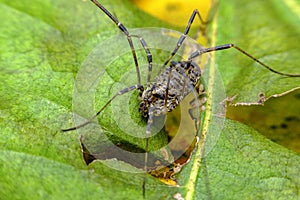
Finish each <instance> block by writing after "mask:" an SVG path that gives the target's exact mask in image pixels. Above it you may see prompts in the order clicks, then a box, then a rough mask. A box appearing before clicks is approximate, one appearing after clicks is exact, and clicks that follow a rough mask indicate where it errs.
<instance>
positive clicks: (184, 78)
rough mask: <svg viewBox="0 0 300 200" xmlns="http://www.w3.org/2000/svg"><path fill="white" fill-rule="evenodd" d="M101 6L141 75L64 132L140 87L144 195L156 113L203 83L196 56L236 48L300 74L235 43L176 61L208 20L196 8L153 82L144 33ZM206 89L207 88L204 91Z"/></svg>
mask: <svg viewBox="0 0 300 200" xmlns="http://www.w3.org/2000/svg"><path fill="white" fill-rule="evenodd" d="M91 1H92V2H93V3H94V4H95V5H96V6H97V7H98V8H100V9H101V10H102V12H104V13H105V14H106V15H107V16H108V17H109V18H110V19H111V20H112V21H113V22H114V23H115V24H116V26H117V27H118V28H119V29H120V30H121V31H122V32H123V33H124V35H126V37H127V40H128V44H129V46H130V48H131V52H132V56H133V60H134V63H135V69H136V75H137V83H136V85H132V86H130V87H127V88H124V89H122V90H120V91H119V92H117V93H116V94H114V95H113V96H112V97H111V98H110V99H109V100H108V101H107V102H106V103H105V105H104V106H103V107H102V108H101V109H100V110H99V111H98V112H97V113H96V114H95V115H94V116H92V117H91V118H90V119H89V120H88V121H86V122H85V123H83V124H81V125H78V126H75V127H72V128H68V129H63V131H71V130H75V129H79V128H81V127H83V126H85V125H87V124H89V123H90V122H91V121H92V120H93V119H95V118H96V117H97V116H98V115H99V114H100V113H101V112H102V111H103V110H104V109H105V108H106V107H107V106H108V105H109V104H110V103H111V102H112V101H113V100H114V99H115V98H116V97H118V96H120V95H123V94H125V93H128V92H130V91H133V90H138V91H139V92H140V96H141V102H140V105H139V112H140V113H141V114H142V115H143V116H144V117H147V127H146V130H145V138H146V139H145V140H146V146H145V159H144V173H145V175H144V179H143V184H142V188H143V195H145V185H146V174H147V172H148V169H147V163H148V149H149V148H148V139H149V137H150V130H151V127H152V124H153V118H154V117H155V116H161V115H166V114H167V113H168V112H171V111H172V110H174V109H175V108H176V107H177V106H178V105H179V103H180V102H181V101H182V100H183V99H184V98H185V97H186V96H187V95H188V94H189V93H190V92H191V90H190V89H189V87H188V85H191V86H192V87H197V85H198V84H199V80H200V77H201V71H200V68H199V67H198V65H197V64H196V63H194V62H193V59H194V58H196V57H198V56H201V55H202V54H205V53H209V52H212V51H219V50H225V49H230V48H234V49H236V50H238V51H239V52H241V53H242V54H244V55H246V56H247V57H249V58H250V59H252V60H254V61H255V62H257V63H259V64H260V65H261V66H262V67H265V68H266V69H268V70H270V71H271V72H274V73H276V74H280V75H283V76H287V77H300V74H287V73H282V72H279V71H276V70H274V69H272V68H271V67H269V66H268V65H266V64H264V63H263V62H261V61H259V60H258V59H256V58H255V57H253V56H252V55H250V54H249V53H247V52H246V51H244V50H242V49H241V48H240V47H238V46H236V45H234V44H224V45H219V46H215V47H209V48H203V49H199V50H196V51H194V52H193V53H192V54H191V55H190V56H189V57H188V59H187V60H185V61H173V60H172V59H173V57H174V56H175V55H176V53H177V52H178V50H179V49H180V47H181V46H182V44H183V42H184V40H185V39H186V37H187V34H188V33H189V30H190V27H191V25H192V23H193V21H194V19H195V17H196V16H198V18H199V19H200V21H201V23H204V21H203V20H202V18H201V16H200V14H199V12H198V10H197V9H195V10H194V11H193V13H192V15H191V17H190V19H189V21H188V24H187V26H186V28H185V30H184V32H183V34H182V35H181V36H180V38H179V40H178V42H177V44H174V45H175V48H174V50H173V51H172V53H171V55H170V56H169V57H168V58H167V59H166V61H165V62H164V64H163V66H162V67H163V68H162V69H163V70H162V71H161V73H160V74H159V75H157V77H155V79H154V81H153V82H150V80H151V72H152V54H151V52H150V50H149V48H148V46H147V43H146V41H145V40H144V38H143V37H142V36H139V35H131V34H130V33H129V32H128V30H127V29H126V27H125V26H124V25H123V24H122V23H121V22H119V21H118V19H117V18H116V17H114V16H113V15H112V14H111V13H110V12H109V11H108V10H107V9H106V8H105V7H104V6H103V5H101V4H100V3H99V2H98V1H96V0H91ZM133 38H137V39H139V41H140V43H141V45H142V47H143V49H144V51H145V53H146V55H147V62H148V74H147V85H146V87H144V86H143V85H142V84H141V74H140V69H139V64H138V59H137V55H136V51H135V48H134V44H133V41H132V39H133ZM202 92H203V91H202Z"/></svg>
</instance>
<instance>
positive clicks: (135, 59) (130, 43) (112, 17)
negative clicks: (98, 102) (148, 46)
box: [91, 0, 141, 85]
mask: <svg viewBox="0 0 300 200" xmlns="http://www.w3.org/2000/svg"><path fill="white" fill-rule="evenodd" d="M91 1H92V2H93V3H94V4H95V5H96V6H97V7H98V8H100V9H101V10H102V11H103V12H104V13H105V14H106V15H107V16H108V17H109V18H110V19H111V20H112V21H113V22H114V23H115V24H116V25H117V26H118V28H119V29H120V30H121V31H122V32H123V33H124V34H125V35H126V36H127V40H128V43H129V46H130V48H131V52H132V56H133V59H134V63H135V69H136V74H137V85H140V84H141V73H140V69H139V64H138V59H137V57H136V52H135V49H134V45H133V42H132V39H131V35H130V34H129V32H128V31H127V29H126V28H125V26H124V25H123V24H122V23H121V22H119V20H118V19H117V18H116V17H114V16H113V15H112V14H111V13H110V12H109V11H108V10H107V9H106V8H104V6H102V5H101V4H100V3H99V2H98V1H97V0H91Z"/></svg>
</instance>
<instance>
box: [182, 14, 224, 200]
mask: <svg viewBox="0 0 300 200" xmlns="http://www.w3.org/2000/svg"><path fill="white" fill-rule="evenodd" d="M217 19H218V17H217V14H216V16H215V19H214V21H213V22H212V24H211V26H212V31H211V33H212V34H211V45H212V46H215V45H216V41H217V38H216V33H217V28H218V25H217ZM206 67H208V68H209V79H208V83H207V91H206V92H207V101H206V106H205V118H204V122H203V128H202V133H200V135H201V137H200V142H199V144H198V146H197V150H196V153H195V159H194V160H193V166H192V170H191V173H190V178H189V181H188V184H187V185H186V188H187V193H186V196H185V199H186V200H192V199H193V198H194V196H195V192H196V180H197V176H198V173H199V171H200V168H201V159H202V155H203V153H204V151H205V149H204V147H205V141H206V138H207V134H208V132H209V126H210V120H211V118H212V117H213V113H212V109H213V96H214V90H213V88H214V85H215V78H216V68H215V53H214V52H212V53H211V58H210V64H209V66H206Z"/></svg>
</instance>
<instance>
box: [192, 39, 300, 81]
mask: <svg viewBox="0 0 300 200" xmlns="http://www.w3.org/2000/svg"><path fill="white" fill-rule="evenodd" d="M230 48H234V49H236V50H238V51H239V52H241V53H242V54H244V55H246V56H247V57H249V58H250V59H252V60H254V61H255V62H257V63H259V64H260V65H261V66H263V67H265V68H266V69H268V70H269V71H271V72H274V73H276V74H280V75H283V76H288V77H300V74H288V73H283V72H279V71H276V70H274V69H272V68H271V67H269V66H268V65H266V64H265V63H263V62H261V61H260V60H258V59H257V58H255V57H253V56H252V55H251V54H249V53H247V52H246V51H244V50H243V49H241V48H240V47H238V46H236V45H234V44H224V45H219V46H215V47H209V48H205V49H200V50H197V51H195V52H193V53H192V54H191V55H190V57H189V58H188V60H189V62H191V61H192V59H193V58H195V57H197V56H200V55H202V54H204V53H208V52H212V51H220V50H224V49H230Z"/></svg>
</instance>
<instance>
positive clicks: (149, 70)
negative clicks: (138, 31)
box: [131, 35, 152, 83]
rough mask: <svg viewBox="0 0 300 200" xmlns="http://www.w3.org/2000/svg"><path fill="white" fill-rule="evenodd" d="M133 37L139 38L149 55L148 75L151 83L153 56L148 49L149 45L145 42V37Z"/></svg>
mask: <svg viewBox="0 0 300 200" xmlns="http://www.w3.org/2000/svg"><path fill="white" fill-rule="evenodd" d="M131 36H132V37H137V38H139V40H140V42H141V45H142V47H143V48H144V50H145V52H146V54H147V60H148V75H147V83H149V82H150V79H151V73H152V54H151V52H150V50H149V48H148V45H147V43H146V41H145V40H144V38H143V37H141V36H138V35H131Z"/></svg>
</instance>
